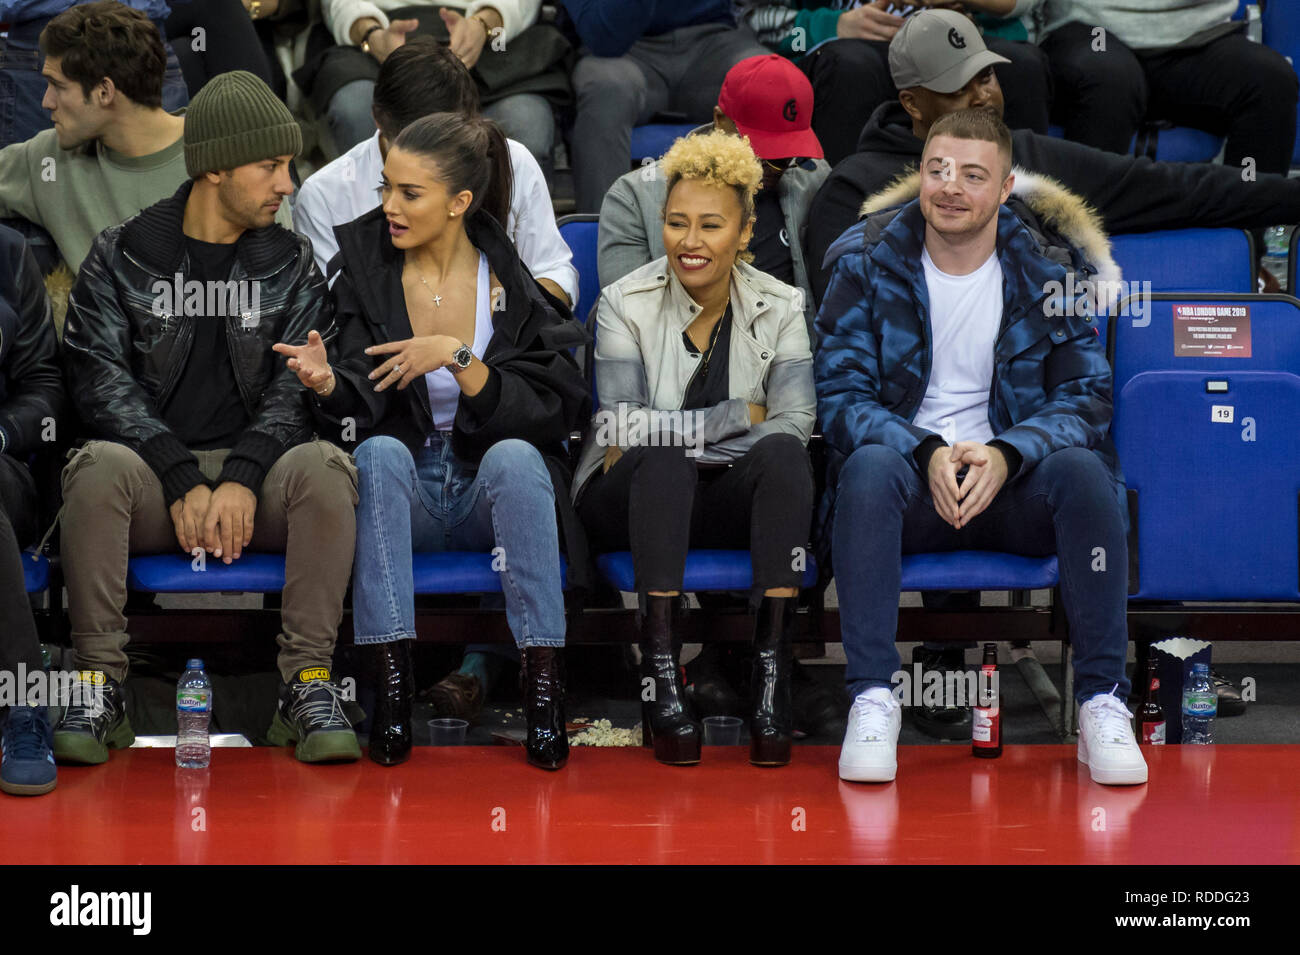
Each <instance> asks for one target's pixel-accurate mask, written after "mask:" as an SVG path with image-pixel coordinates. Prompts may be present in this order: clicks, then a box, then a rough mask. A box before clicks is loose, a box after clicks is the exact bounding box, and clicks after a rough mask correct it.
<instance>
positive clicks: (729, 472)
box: [578, 434, 813, 595]
mask: <svg viewBox="0 0 1300 955" xmlns="http://www.w3.org/2000/svg"><path fill="white" fill-rule="evenodd" d="M812 504H813V477H812V465H811V464H810V463H809V460H808V452H807V450H806V449H805V448H804V446H803V443H802V442H800V441H799V439H798V438H796V437H794V436H792V435H788V434H769V435H767V436H766V437H764V438H760V439H759V440H758V441H757V442H756V443H755V444H754V446H753V447H752V448H751V449H750V450H749V452H748V453H747V454H745V456H744V457H742V458H741V459H740V460H738V461H736V462H735V464H733V465H732V466H731V467H716V468H715V467H697V466H696V464H695V460H694V459H693V458H689V457H687V456H686V449H685V448H682V447H646V446H642V447H636V448H631V449H629V450H628V451H627V452H626V453H624V455H623V456H622V457H621V458H619V460H618V461H617V463H615V465H614V466H613V467H612V468H610V469H609V471H607V472H606V473H604V474H598V475H596V476H595V477H594V478H592V479H591V481H590V483H589V484H588V485H587V487H586V488H585V489H584V491H583V494H582V498H581V500H580V501H579V503H578V515H579V516H580V517H581V518H582V522H583V524H584V525H585V526H586V528H587V533H588V535H590V537H591V540H592V543H593V544H594V546H595V547H596V549H597V550H598V551H611V550H628V549H630V550H631V551H632V560H633V563H634V564H635V566H636V586H637V592H638V593H642V594H644V593H646V592H648V591H651V590H659V591H669V590H681V589H682V577H683V575H684V574H685V571H686V551H687V550H688V549H689V548H691V547H717V548H746V547H747V548H749V550H750V553H751V559H752V560H753V565H754V593H755V594H756V595H761V593H762V592H763V591H764V590H767V589H769V588H776V587H798V586H799V585H800V583H801V582H802V578H803V571H802V570H800V569H797V568H799V567H802V566H803V565H804V561H801V560H799V559H798V558H799V557H800V556H801V553H802V552H801V551H797V550H796V549H797V548H800V549H804V550H806V548H807V546H808V530H809V525H810V523H811V521H812Z"/></svg>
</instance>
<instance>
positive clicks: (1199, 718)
mask: <svg viewBox="0 0 1300 955" xmlns="http://www.w3.org/2000/svg"><path fill="white" fill-rule="evenodd" d="M1218 712H1219V696H1218V694H1217V693H1215V691H1214V684H1213V683H1212V682H1211V681H1210V665H1209V664H1208V663H1193V664H1192V672H1191V673H1189V674H1187V682H1186V683H1184V684H1183V742H1184V743H1213V742H1214V738H1213V734H1212V728H1213V723H1214V717H1215V715H1217V714H1218Z"/></svg>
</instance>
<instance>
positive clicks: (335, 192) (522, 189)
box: [293, 131, 578, 314]
mask: <svg viewBox="0 0 1300 955" xmlns="http://www.w3.org/2000/svg"><path fill="white" fill-rule="evenodd" d="M506 142H507V143H509V146H510V167H511V172H512V173H513V175H514V188H513V189H512V190H511V196H510V215H509V216H508V217H507V221H506V224H505V226H506V234H507V235H508V236H510V241H512V242H513V243H514V244H515V249H516V251H518V253H519V258H520V259H522V260H523V263H524V265H526V266H528V271H530V272H532V273H533V277H534V278H539V279H550V280H551V281H552V282H554V283H555V284H556V285H558V286H559V287H560V288H562V289H564V291H565V292H567V293H568V296H569V301H570V302H571V303H572V304H573V307H574V313H575V314H576V313H577V305H578V270H577V269H576V268H574V267H573V253H572V252H570V251H569V247H568V245H566V244H565V242H564V239H563V238H561V237H560V229H559V227H558V226H557V225H556V224H555V212H554V211H553V210H552V209H551V196H550V193H548V192H547V191H546V177H544V176H543V175H542V167H541V166H539V165H537V160H536V159H534V158H533V155H532V153H530V152H529V151H528V149H527V148H526V147H525V146H523V145H522V144H520V143H517V142H515V141H514V140H513V139H508V140H506ZM383 172H384V160H383V157H382V156H380V154H379V133H378V132H377V131H376V133H375V135H373V136H371V137H370V138H369V139H366V140H363V141H362V142H359V143H357V145H355V146H353V147H352V148H351V149H349V150H348V151H347V152H345V153H344V154H343V155H342V156H340V157H339V158H338V159H335V160H334V161H333V162H332V163H329V164H328V165H326V166H324V167H322V168H321V169H319V170H317V171H316V172H315V173H314V174H312V175H311V176H308V177H307V181H306V182H304V183H303V184H302V188H301V189H300V190H298V196H297V201H296V202H294V204H293V226H294V228H295V229H297V230H298V231H299V232H301V233H302V234H303V235H305V236H307V238H309V239H310V240H311V246H312V250H313V251H314V252H315V253H316V264H317V265H318V266H319V267H320V270H321V272H322V273H324V274H326V275H328V274H329V270H328V266H329V261H330V259H332V258H333V257H334V254H335V253H336V252H338V250H339V244H338V241H337V240H336V239H335V238H334V227H335V226H336V225H343V224H344V223H345V222H351V221H352V220H353V219H356V218H358V217H360V216H363V215H365V214H366V213H367V212H369V211H370V210H371V209H373V208H375V206H377V205H379V203H380V193H379V179H380V177H381V176H382V175H383ZM331 284H333V283H332V282H331Z"/></svg>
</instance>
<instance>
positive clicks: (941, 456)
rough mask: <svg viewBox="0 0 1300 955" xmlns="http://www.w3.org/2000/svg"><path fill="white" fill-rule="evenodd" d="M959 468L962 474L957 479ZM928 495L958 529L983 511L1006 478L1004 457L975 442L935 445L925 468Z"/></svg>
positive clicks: (996, 450) (938, 509) (936, 508)
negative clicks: (962, 475)
mask: <svg viewBox="0 0 1300 955" xmlns="http://www.w3.org/2000/svg"><path fill="white" fill-rule="evenodd" d="M963 467H965V468H966V469H967V470H966V476H965V477H964V478H963V479H962V480H961V481H960V482H958V480H957V472H958V471H960V470H961V469H962V468H963ZM928 476H929V481H930V496H931V497H932V498H933V499H934V509H935V510H936V511H938V512H939V516H940V517H942V518H943V519H944V520H945V521H947V522H948V523H949V524H951V525H952V526H953V527H954V528H956V529H958V530H960V529H961V528H963V527H965V526H966V525H967V524H969V523H970V522H971V521H972V520H974V519H975V518H976V517H977V516H979V515H980V514H981V513H983V511H984V509H985V508H987V507H988V506H989V504H990V503H991V502H992V500H993V498H994V497H996V496H997V493H998V491H1000V490H1002V485H1003V484H1005V483H1006V481H1007V459H1006V457H1005V456H1004V455H1003V454H1002V452H1001V451H999V450H998V449H997V448H993V447H989V445H987V444H981V443H980V442H978V441H958V442H957V443H956V444H954V445H953V446H952V447H947V446H944V447H942V448H936V449H935V452H934V453H933V454H931V455H930V463H929V468H928Z"/></svg>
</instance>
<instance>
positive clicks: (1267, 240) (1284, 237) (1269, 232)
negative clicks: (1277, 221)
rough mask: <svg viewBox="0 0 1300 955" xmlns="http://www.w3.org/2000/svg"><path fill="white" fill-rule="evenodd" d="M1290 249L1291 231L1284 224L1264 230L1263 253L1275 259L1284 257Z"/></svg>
mask: <svg viewBox="0 0 1300 955" xmlns="http://www.w3.org/2000/svg"><path fill="white" fill-rule="evenodd" d="M1290 251H1291V232H1290V230H1289V229H1288V228H1287V227H1286V226H1284V225H1275V226H1271V227H1270V228H1268V229H1265V230H1264V254H1265V255H1269V256H1272V257H1273V258H1275V259H1284V258H1286V257H1287V256H1288V255H1289V254H1290Z"/></svg>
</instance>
